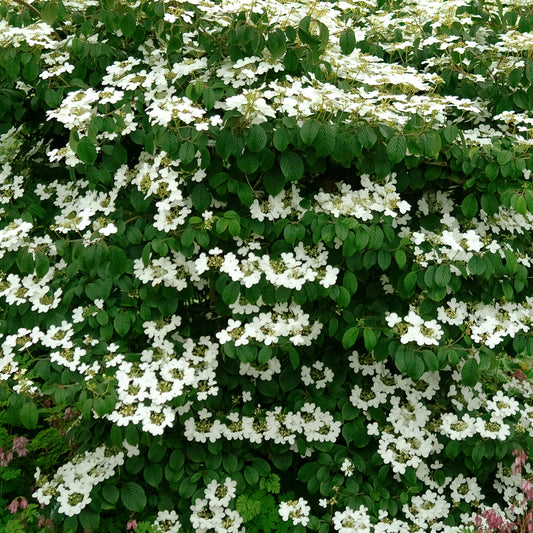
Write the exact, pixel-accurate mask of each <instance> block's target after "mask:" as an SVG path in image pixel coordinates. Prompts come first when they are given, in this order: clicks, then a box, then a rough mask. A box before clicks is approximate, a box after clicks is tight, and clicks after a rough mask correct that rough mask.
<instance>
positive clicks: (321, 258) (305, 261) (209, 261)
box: [195, 242, 339, 290]
mask: <svg viewBox="0 0 533 533" xmlns="http://www.w3.org/2000/svg"><path fill="white" fill-rule="evenodd" d="M327 261H328V251H327V250H326V248H325V246H324V244H323V243H319V244H318V245H317V246H314V247H312V246H304V244H303V243H302V242H300V243H298V245H297V246H296V247H295V248H294V252H282V253H281V254H280V257H279V259H278V258H276V259H273V258H271V257H270V256H269V255H268V254H264V255H262V256H259V255H256V254H254V253H253V252H249V253H248V256H247V257H246V258H243V259H239V258H238V257H237V255H235V254H234V253H231V252H230V253H227V254H222V250H220V249H218V248H216V249H212V250H210V251H209V253H208V254H205V253H201V254H200V255H199V256H198V259H197V260H196V261H195V265H196V272H197V273H198V274H200V275H201V274H203V273H204V272H205V271H206V270H208V269H209V268H212V269H217V270H219V271H220V272H225V273H226V274H228V275H229V276H230V278H231V279H232V280H233V281H238V282H239V283H240V284H242V285H244V286H245V287H247V288H250V287H253V286H254V285H257V284H258V283H259V282H260V281H261V277H262V276H264V277H265V278H266V280H267V281H268V282H269V283H271V284H272V285H274V286H275V287H286V288H288V289H294V290H301V289H302V288H303V286H304V284H305V283H307V282H313V281H315V280H320V281H319V283H320V285H322V286H323V287H325V288H327V287H330V286H331V285H334V284H335V282H336V281H337V275H338V273H339V269H338V268H336V267H332V266H331V265H328V264H327Z"/></svg>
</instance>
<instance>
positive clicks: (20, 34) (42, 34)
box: [0, 19, 57, 49]
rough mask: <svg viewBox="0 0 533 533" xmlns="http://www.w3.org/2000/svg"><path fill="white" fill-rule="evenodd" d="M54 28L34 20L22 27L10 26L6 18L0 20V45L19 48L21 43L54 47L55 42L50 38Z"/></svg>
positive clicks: (45, 47)
mask: <svg viewBox="0 0 533 533" xmlns="http://www.w3.org/2000/svg"><path fill="white" fill-rule="evenodd" d="M53 32H54V29H53V28H52V26H50V25H49V24H46V23H45V22H34V23H32V24H28V25H26V26H24V27H22V28H20V27H18V26H12V25H11V24H9V23H8V22H7V20H5V19H3V20H0V45H1V46H2V47H6V48H8V47H10V46H13V47H15V48H20V45H21V43H28V44H29V45H30V46H42V47H43V48H44V49H50V48H55V47H56V46H57V42H55V41H54V39H53V38H51V36H52V34H53Z"/></svg>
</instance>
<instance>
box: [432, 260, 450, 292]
mask: <svg viewBox="0 0 533 533" xmlns="http://www.w3.org/2000/svg"><path fill="white" fill-rule="evenodd" d="M451 279H452V272H451V270H450V267H449V266H448V265H439V266H438V267H437V268H436V269H435V283H436V284H437V286H439V287H446V286H447V285H448V283H450V281H451Z"/></svg>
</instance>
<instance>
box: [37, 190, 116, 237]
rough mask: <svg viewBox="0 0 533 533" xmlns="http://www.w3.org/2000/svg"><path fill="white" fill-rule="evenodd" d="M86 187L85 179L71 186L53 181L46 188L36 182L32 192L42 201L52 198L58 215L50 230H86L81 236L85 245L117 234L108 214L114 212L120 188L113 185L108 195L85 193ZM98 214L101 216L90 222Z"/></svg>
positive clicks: (95, 191)
mask: <svg viewBox="0 0 533 533" xmlns="http://www.w3.org/2000/svg"><path fill="white" fill-rule="evenodd" d="M88 186H89V182H88V181H87V180H76V182H70V183H59V182H58V181H57V180H53V181H52V182H50V183H47V184H46V185H45V184H43V183H39V184H38V185H37V187H36V190H35V193H36V194H37V196H39V198H40V199H41V201H45V200H48V199H50V198H52V197H53V196H55V198H54V200H53V204H54V206H55V207H56V208H58V209H59V211H60V212H59V214H57V215H55V216H54V223H53V224H52V225H51V226H50V229H51V230H53V231H54V232H57V233H63V234H68V233H69V232H71V231H75V232H78V233H80V232H81V231H83V230H87V231H86V232H85V233H84V234H83V240H84V242H85V243H86V244H90V243H91V242H93V241H98V240H99V239H101V238H102V236H108V235H109V234H111V233H116V231H117V228H116V226H115V224H114V222H113V221H112V220H111V219H110V218H109V215H111V214H112V213H114V211H115V201H116V199H117V196H118V195H119V190H120V187H121V185H116V186H114V187H113V188H111V189H110V190H109V191H108V192H103V191H97V190H88ZM97 214H101V215H100V216H98V218H95V219H94V220H93V217H95V215H97ZM91 223H92V226H91Z"/></svg>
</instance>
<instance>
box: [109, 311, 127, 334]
mask: <svg viewBox="0 0 533 533" xmlns="http://www.w3.org/2000/svg"><path fill="white" fill-rule="evenodd" d="M130 326H131V321H130V315H129V313H125V312H123V311H119V313H118V314H117V316H116V317H115V318H114V320H113V327H114V328H115V331H116V332H117V333H118V334H119V335H120V336H121V337H124V336H125V335H126V334H127V333H128V331H129V330H130Z"/></svg>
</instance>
